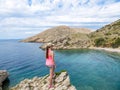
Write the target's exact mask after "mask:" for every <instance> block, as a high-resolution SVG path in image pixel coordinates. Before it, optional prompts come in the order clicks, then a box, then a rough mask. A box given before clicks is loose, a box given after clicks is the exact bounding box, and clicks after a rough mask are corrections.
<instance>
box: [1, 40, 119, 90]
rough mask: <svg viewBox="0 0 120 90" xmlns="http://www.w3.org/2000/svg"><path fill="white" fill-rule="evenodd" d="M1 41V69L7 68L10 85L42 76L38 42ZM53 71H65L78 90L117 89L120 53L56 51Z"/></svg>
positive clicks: (44, 69) (41, 52) (45, 68)
mask: <svg viewBox="0 0 120 90" xmlns="http://www.w3.org/2000/svg"><path fill="white" fill-rule="evenodd" d="M18 41H19V40H0V69H6V70H8V71H9V73H10V76H9V80H10V82H9V83H8V84H9V87H11V86H14V85H16V84H17V83H19V82H20V81H21V80H23V79H25V78H33V77H34V76H44V75H46V74H48V72H49V70H48V68H47V67H45V52H44V51H43V50H41V49H39V46H40V44H39V43H21V42H18ZM55 61H56V64H57V68H56V72H57V71H60V70H63V69H64V70H67V71H68V73H69V75H70V80H71V83H72V84H73V85H75V86H76V88H77V90H120V54H119V53H110V52H104V51H96V50H86V49H81V50H56V51H55Z"/></svg>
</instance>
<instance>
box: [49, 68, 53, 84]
mask: <svg viewBox="0 0 120 90" xmlns="http://www.w3.org/2000/svg"><path fill="white" fill-rule="evenodd" d="M53 74H54V67H51V68H50V81H49V82H50V86H52V84H53V80H52V78H53Z"/></svg>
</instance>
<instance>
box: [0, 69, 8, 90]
mask: <svg viewBox="0 0 120 90" xmlns="http://www.w3.org/2000/svg"><path fill="white" fill-rule="evenodd" d="M8 75H9V74H8V72H7V71H6V70H0V90H2V83H3V82H4V81H5V80H6V79H7V77H8Z"/></svg>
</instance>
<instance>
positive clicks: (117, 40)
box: [112, 37, 120, 48]
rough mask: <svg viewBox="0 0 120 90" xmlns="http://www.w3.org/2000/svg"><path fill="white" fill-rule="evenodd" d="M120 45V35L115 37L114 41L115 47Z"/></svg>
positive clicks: (113, 45)
mask: <svg viewBox="0 0 120 90" xmlns="http://www.w3.org/2000/svg"><path fill="white" fill-rule="evenodd" d="M119 46H120V38H119V37H118V38H117V39H115V41H114V42H113V43H112V47H113V48H118V47H119Z"/></svg>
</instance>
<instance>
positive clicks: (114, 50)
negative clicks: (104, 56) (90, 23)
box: [89, 47, 120, 53]
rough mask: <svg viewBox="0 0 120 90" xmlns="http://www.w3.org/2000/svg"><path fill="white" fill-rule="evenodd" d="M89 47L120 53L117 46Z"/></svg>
mask: <svg viewBox="0 0 120 90" xmlns="http://www.w3.org/2000/svg"><path fill="white" fill-rule="evenodd" d="M89 49H94V50H104V51H109V52H118V53H120V49H119V48H115V49H114V48H102V47H89Z"/></svg>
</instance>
